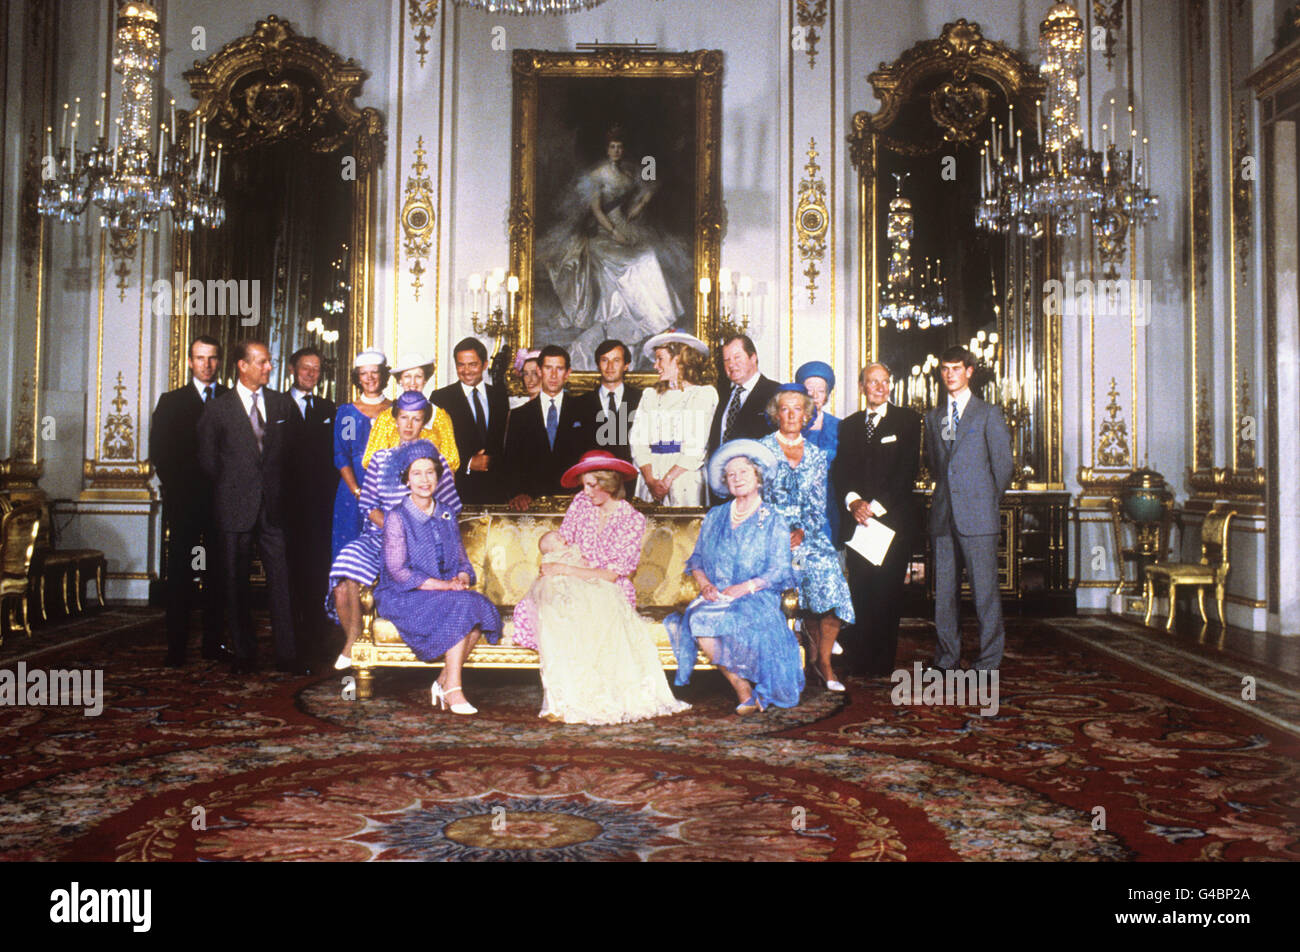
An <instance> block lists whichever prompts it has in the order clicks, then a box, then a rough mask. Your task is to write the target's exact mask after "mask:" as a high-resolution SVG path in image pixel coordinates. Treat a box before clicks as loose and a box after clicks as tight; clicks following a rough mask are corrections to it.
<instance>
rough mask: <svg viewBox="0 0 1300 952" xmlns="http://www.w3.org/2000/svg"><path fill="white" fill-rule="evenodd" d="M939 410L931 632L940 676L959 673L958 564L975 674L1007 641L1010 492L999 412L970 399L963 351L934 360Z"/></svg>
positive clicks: (933, 431) (933, 444)
mask: <svg viewBox="0 0 1300 952" xmlns="http://www.w3.org/2000/svg"><path fill="white" fill-rule="evenodd" d="M939 371H940V373H941V374H942V376H943V384H944V387H945V388H946V389H947V391H948V393H947V397H946V398H945V400H944V402H943V403H942V404H940V405H939V406H937V407H935V408H934V409H933V410H931V411H930V412H929V413H927V414H926V416H925V457H926V460H927V461H928V462H929V466H930V473H931V475H932V476H933V477H934V495H933V496H932V497H931V499H930V537H931V540H932V541H933V543H934V626H935V628H936V629H937V631H938V636H939V650H938V652H937V653H936V655H935V660H934V664H935V667H938V668H958V667H960V665H959V662H960V660H961V632H960V630H959V628H958V624H957V621H958V604H959V603H958V597H959V595H960V592H961V563H959V562H958V558H959V557H960V559H961V562H964V563H965V565H966V571H967V573H968V574H969V576H970V585H971V591H972V592H973V594H974V596H975V613H976V615H978V616H979V623H980V652H979V657H978V658H976V659H975V663H974V664H973V665H971V667H972V668H975V669H976V670H991V669H994V668H997V667H998V666H999V665H1000V664H1001V663H1002V648H1003V643H1004V642H1005V640H1006V633H1005V631H1004V630H1003V627H1002V597H1001V595H1000V594H999V592H998V561H997V549H998V530H999V521H998V502H999V501H1000V500H1001V498H1002V494H1003V493H1004V492H1006V490H1007V487H1008V486H1009V485H1011V475H1012V468H1013V464H1012V459H1011V433H1010V431H1009V430H1008V429H1007V425H1006V422H1005V421H1004V420H1003V419H1002V411H1001V410H999V409H998V408H997V407H994V406H990V405H989V404H987V403H985V402H984V401H983V400H981V399H980V398H979V397H977V396H975V395H974V394H973V393H971V390H970V380H971V376H972V375H973V374H974V373H975V358H974V356H973V355H972V354H971V352H970V351H968V350H967V349H966V348H964V347H950V348H948V349H947V350H945V351H944V352H943V353H942V354H941V355H940V356H939Z"/></svg>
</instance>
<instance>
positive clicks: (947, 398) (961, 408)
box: [944, 387, 971, 416]
mask: <svg viewBox="0 0 1300 952" xmlns="http://www.w3.org/2000/svg"><path fill="white" fill-rule="evenodd" d="M970 398H971V392H970V387H963V388H962V389H961V390H960V391H959V392H958V393H957V394H956V395H955V396H954V395H953V394H951V393H945V394H944V411H945V413H944V415H945V416H947V414H948V413H951V412H952V402H953V401H954V400H956V401H957V415H958V416H965V415H966V404H968V403H970Z"/></svg>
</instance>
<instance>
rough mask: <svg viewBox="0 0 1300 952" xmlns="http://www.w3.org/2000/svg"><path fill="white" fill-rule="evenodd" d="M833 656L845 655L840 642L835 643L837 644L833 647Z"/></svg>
mask: <svg viewBox="0 0 1300 952" xmlns="http://www.w3.org/2000/svg"><path fill="white" fill-rule="evenodd" d="M831 654H833V655H837V654H844V649H843V648H841V647H840V643H839V642H838V641H837V642H835V644H833V645H831Z"/></svg>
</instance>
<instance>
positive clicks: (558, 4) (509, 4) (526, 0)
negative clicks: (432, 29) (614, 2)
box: [453, 0, 605, 16]
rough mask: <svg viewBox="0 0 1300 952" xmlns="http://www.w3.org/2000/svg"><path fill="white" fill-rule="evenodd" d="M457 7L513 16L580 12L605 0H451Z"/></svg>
mask: <svg viewBox="0 0 1300 952" xmlns="http://www.w3.org/2000/svg"><path fill="white" fill-rule="evenodd" d="M453 2H454V3H455V4H456V5H457V6H458V7H469V8H471V9H474V10H483V11H485V12H487V13H508V14H511V15H513V16H530V15H535V14H542V13H553V14H557V15H558V14H562V13H580V12H582V11H583V10H590V9H591V8H592V7H598V6H600V5H601V4H602V3H604V2H605V0H453Z"/></svg>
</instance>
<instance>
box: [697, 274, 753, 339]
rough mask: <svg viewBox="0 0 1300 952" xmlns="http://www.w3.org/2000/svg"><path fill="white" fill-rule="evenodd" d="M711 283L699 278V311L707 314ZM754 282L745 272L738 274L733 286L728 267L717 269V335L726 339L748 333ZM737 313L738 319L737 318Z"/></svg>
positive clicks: (705, 315) (708, 280)
mask: <svg viewBox="0 0 1300 952" xmlns="http://www.w3.org/2000/svg"><path fill="white" fill-rule="evenodd" d="M712 289H713V283H712V281H710V279H709V278H707V277H705V278H700V306H701V311H700V313H701V314H702V315H703V316H704V317H708V314H709V292H710V291H711V290H712ZM753 292H754V282H753V279H751V278H750V277H749V275H747V274H742V275H740V276H739V277H738V278H737V279H736V282H735V284H734V286H733V284H732V273H731V269H730V268H719V269H718V337H719V339H720V340H726V339H727V338H728V337H735V336H737V335H739V334H747V333H749V314H750V306H751V304H752V303H753ZM737 315H739V320H737V319H736V318H737Z"/></svg>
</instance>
